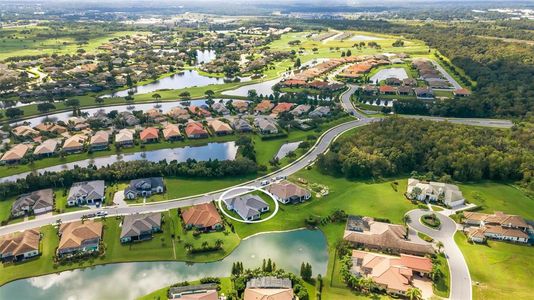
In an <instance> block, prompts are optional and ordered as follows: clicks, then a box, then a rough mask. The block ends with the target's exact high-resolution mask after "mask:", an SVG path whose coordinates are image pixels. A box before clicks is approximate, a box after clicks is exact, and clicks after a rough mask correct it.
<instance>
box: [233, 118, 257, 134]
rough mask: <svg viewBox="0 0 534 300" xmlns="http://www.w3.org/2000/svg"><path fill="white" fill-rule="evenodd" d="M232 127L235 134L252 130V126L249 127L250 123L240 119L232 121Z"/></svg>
mask: <svg viewBox="0 0 534 300" xmlns="http://www.w3.org/2000/svg"><path fill="white" fill-rule="evenodd" d="M232 126H233V127H234V129H235V131H237V132H251V131H252V130H254V129H253V128H252V125H250V123H249V122H247V120H245V119H241V118H239V119H234V122H233V123H232Z"/></svg>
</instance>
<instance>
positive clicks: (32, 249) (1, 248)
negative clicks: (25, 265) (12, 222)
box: [0, 229, 41, 262]
mask: <svg viewBox="0 0 534 300" xmlns="http://www.w3.org/2000/svg"><path fill="white" fill-rule="evenodd" d="M40 240H41V234H40V233H39V230H38V229H29V230H25V231H23V232H21V233H13V234H9V235H6V236H2V237H0V260H2V262H16V261H23V260H26V259H29V258H32V257H35V256H37V255H39V242H40Z"/></svg>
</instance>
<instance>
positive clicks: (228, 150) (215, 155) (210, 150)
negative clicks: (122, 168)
mask: <svg viewBox="0 0 534 300" xmlns="http://www.w3.org/2000/svg"><path fill="white" fill-rule="evenodd" d="M237 148H238V146H236V144H235V142H225V143H208V144H207V145H204V146H196V147H189V146H186V147H179V148H169V149H160V150H152V151H144V152H135V153H127V154H115V155H110V156H104V157H97V158H90V159H84V160H80V161H76V162H70V163H65V164H62V165H57V166H52V167H47V168H42V169H38V170H35V171H34V172H38V173H40V174H42V173H44V172H59V171H62V170H67V169H73V168H74V167H75V166H78V167H81V168H84V167H87V166H89V165H93V166H96V167H97V168H101V167H104V166H107V165H110V164H112V163H114V162H117V161H134V160H148V161H152V162H159V161H162V160H165V159H166V160H167V161H168V162H170V161H173V160H176V161H178V162H184V161H187V160H188V159H195V160H198V161H206V160H210V159H212V160H215V159H218V160H234V159H235V156H236V154H237ZM28 174H30V172H24V173H20V174H17V175H11V176H7V177H4V178H0V182H7V181H15V180H17V179H19V178H25V177H26V176H28Z"/></svg>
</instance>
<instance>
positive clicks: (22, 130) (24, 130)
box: [11, 125, 39, 137]
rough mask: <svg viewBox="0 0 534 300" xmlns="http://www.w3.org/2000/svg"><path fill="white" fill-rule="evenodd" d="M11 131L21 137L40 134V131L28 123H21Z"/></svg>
mask: <svg viewBox="0 0 534 300" xmlns="http://www.w3.org/2000/svg"><path fill="white" fill-rule="evenodd" d="M11 132H12V133H13V134H14V135H16V136H19V137H28V136H38V135H39V131H37V130H35V129H33V128H31V127H30V126H28V125H20V126H17V127H15V128H13V129H12V130H11Z"/></svg>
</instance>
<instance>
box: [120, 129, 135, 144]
mask: <svg viewBox="0 0 534 300" xmlns="http://www.w3.org/2000/svg"><path fill="white" fill-rule="evenodd" d="M134 133H135V131H134V130H132V129H127V128H124V129H121V130H119V132H118V133H117V134H116V135H115V143H116V144H117V145H120V146H123V147H127V146H133V145H134Z"/></svg>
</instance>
